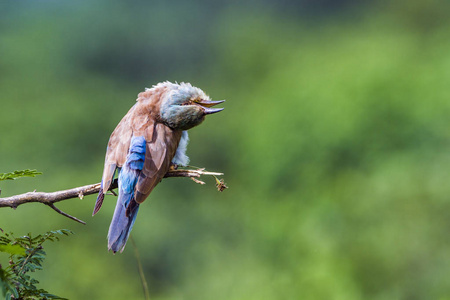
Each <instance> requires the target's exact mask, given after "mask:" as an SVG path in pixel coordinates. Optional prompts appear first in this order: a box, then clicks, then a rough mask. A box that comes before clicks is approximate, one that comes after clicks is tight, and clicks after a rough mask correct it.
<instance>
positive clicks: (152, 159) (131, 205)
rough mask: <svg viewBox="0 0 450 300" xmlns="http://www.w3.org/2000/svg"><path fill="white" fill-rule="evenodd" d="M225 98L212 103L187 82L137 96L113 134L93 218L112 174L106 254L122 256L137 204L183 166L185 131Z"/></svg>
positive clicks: (158, 86) (163, 84)
mask: <svg viewBox="0 0 450 300" xmlns="http://www.w3.org/2000/svg"><path fill="white" fill-rule="evenodd" d="M224 101H225V100H218V101H212V100H211V99H210V98H209V96H207V95H206V94H205V93H204V92H203V91H202V90H201V89H199V88H197V87H195V86H192V85H191V84H190V83H184V82H181V83H179V84H178V83H171V82H169V81H165V82H160V83H158V84H156V85H153V86H152V88H146V89H145V91H143V92H141V93H139V94H138V97H137V100H136V104H134V105H133V106H132V107H131V109H130V110H129V111H128V113H127V114H126V115H125V116H124V117H123V118H122V120H121V121H120V122H119V124H118V125H117V127H116V128H115V129H114V131H113V132H112V134H111V136H110V138H109V142H108V146H107V149H106V155H105V165H104V169H103V176H102V181H101V185H100V191H99V193H98V196H97V201H96V203H95V207H94V211H93V213H92V215H93V216H94V215H95V214H96V213H97V212H98V211H99V210H100V208H101V206H102V204H103V200H104V196H105V194H106V192H107V191H108V190H109V188H110V186H111V183H112V182H113V180H114V177H115V175H116V173H117V178H118V188H119V193H118V198H117V203H116V208H115V210H114V214H113V218H112V221H111V224H110V226H109V231H108V250H112V251H113V253H116V252H117V251H120V252H122V251H123V250H124V248H125V245H126V242H127V240H128V237H129V235H130V232H131V229H132V228H133V225H134V223H135V221H136V216H137V213H138V211H139V207H140V205H141V204H142V203H143V202H144V201H145V200H146V199H147V197H148V196H149V195H150V193H151V192H152V190H153V189H154V188H155V186H156V185H157V184H158V183H159V182H160V181H161V180H162V178H163V177H164V175H165V174H166V173H167V172H168V171H169V169H170V168H171V167H174V166H179V165H181V166H186V165H187V164H188V163H189V158H188V156H187V155H186V149H187V144H188V141H189V137H188V133H187V130H189V129H191V128H193V127H195V126H197V125H199V124H200V123H202V122H203V121H204V120H205V117H206V116H207V115H210V114H215V113H218V112H220V111H222V110H223V108H212V106H215V105H217V104H220V103H222V102H224Z"/></svg>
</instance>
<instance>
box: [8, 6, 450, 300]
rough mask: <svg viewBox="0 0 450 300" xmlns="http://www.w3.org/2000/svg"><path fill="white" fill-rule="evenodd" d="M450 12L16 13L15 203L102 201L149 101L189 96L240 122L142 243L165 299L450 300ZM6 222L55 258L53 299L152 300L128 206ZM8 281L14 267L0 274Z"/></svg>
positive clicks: (35, 209) (11, 69)
mask: <svg viewBox="0 0 450 300" xmlns="http://www.w3.org/2000/svg"><path fill="white" fill-rule="evenodd" d="M449 37H450V2H448V1H421V0H410V1H408V0H399V1H361V2H358V4H355V3H354V2H352V1H345V0H339V1H337V0H336V1H333V0H320V1H312V0H308V1H307V0H303V1H292V0H281V1H264V0H258V1H256V0H255V1H205V0H197V1H191V2H190V3H187V2H185V1H181V0H179V1H170V2H169V1H142V0H141V1H126V2H125V1H118V0H115V1H111V0H109V1H106V0H99V1H71V2H69V1H50V0H48V1H30V0H28V1H2V2H1V4H0V126H1V131H0V172H9V171H13V170H18V169H27V168H31V169H37V170H39V171H42V172H44V175H41V176H39V177H36V178H24V179H20V180H17V181H11V182H1V184H0V188H1V189H2V195H1V196H3V197H6V196H10V195H14V194H18V193H24V192H27V191H31V190H34V189H37V190H38V191H56V190H62V189H67V188H71V187H76V186H80V185H85V184H90V183H95V182H99V181H100V178H101V174H102V168H103V160H104V153H105V148H106V144H107V141H108V139H109V135H110V134H111V132H112V130H113V129H114V128H115V126H116V124H117V123H118V122H119V121H120V119H121V118H122V116H123V115H124V114H125V113H126V112H127V111H128V109H129V108H130V107H131V106H132V105H133V104H134V102H135V99H136V95H137V94H138V93H139V92H140V91H142V90H143V89H144V88H145V87H151V86H152V85H153V84H156V83H158V82H160V81H165V80H170V81H178V82H181V81H186V82H191V83H192V84H193V85H195V86H198V87H200V88H202V89H203V90H204V91H205V92H206V93H208V94H209V95H210V96H211V97H212V98H213V99H215V100H219V99H227V102H226V103H225V105H224V107H225V108H226V109H225V111H224V112H222V113H220V114H218V115H214V117H210V118H208V120H207V121H206V122H205V123H204V124H202V125H201V126H199V127H198V128H195V129H193V130H191V131H190V138H191V142H190V145H189V148H188V155H189V156H190V158H191V164H193V165H197V166H202V167H206V168H207V169H209V170H215V171H222V172H224V173H225V180H226V182H227V184H228V185H229V187H230V188H229V189H228V190H226V191H225V192H223V193H218V192H217V191H216V189H215V187H214V181H213V180H212V179H209V178H206V179H205V180H206V182H207V185H205V186H200V185H197V184H194V183H193V182H192V181H190V180H188V179H167V180H163V182H162V183H161V184H160V185H159V186H158V188H156V190H155V191H154V192H153V193H152V195H151V197H150V198H149V200H147V202H146V203H145V205H143V207H141V210H140V213H139V216H138V219H137V222H136V225H135V227H134V229H133V237H134V240H135V241H136V244H137V245H138V249H139V251H140V253H141V256H142V260H143V265H144V271H145V274H146V276H147V279H148V283H149V288H150V293H151V297H152V299H161V300H163V299H164V300H166V299H167V300H168V299H324V300H325V299H346V300H352V299H377V300H378V299H450V279H449V278H450V235H449V228H450V199H449V195H450V184H449V182H450V175H449V174H450V171H449V170H450V129H449V126H450V118H449V116H450V38H449ZM94 201H95V196H87V197H85V198H84V199H83V200H70V201H65V202H63V203H60V204H59V205H58V207H60V208H61V209H62V210H64V211H66V212H68V213H69V214H73V215H75V216H77V217H79V218H81V219H83V220H85V221H87V225H86V226H83V225H80V224H77V223H75V222H73V221H71V220H69V219H67V218H64V217H62V216H60V215H58V214H56V213H55V212H53V211H52V210H50V209H49V208H48V207H45V206H44V205H40V204H27V205H23V206H20V207H19V208H18V209H17V210H15V211H14V210H11V209H7V208H3V209H0V228H3V229H4V230H5V231H13V232H14V233H15V234H16V235H19V234H25V233H27V232H30V231H31V232H32V233H34V234H38V233H41V232H45V231H47V230H53V229H59V228H68V229H71V230H73V231H75V232H76V235H74V236H70V237H66V238H63V239H62V241H61V242H59V243H54V244H49V245H47V253H48V259H47V261H46V263H45V265H44V271H41V272H38V273H37V274H36V275H37V277H38V279H39V280H40V281H41V286H42V287H43V288H46V289H48V290H49V291H50V292H52V293H55V294H57V295H61V296H65V297H67V298H70V299H143V293H142V287H141V284H140V279H139V275H138V272H137V266H136V260H135V258H134V255H133V247H132V246H131V245H130V244H129V245H128V247H127V248H126V249H125V251H124V253H122V254H117V255H112V254H111V253H108V252H107V249H106V234H107V230H108V226H109V222H110V220H111V216H112V213H113V209H114V206H115V198H114V197H109V198H107V199H106V201H105V202H106V203H105V204H104V207H103V209H102V210H101V211H100V213H99V214H97V215H96V216H95V217H94V218H92V217H91V213H92V209H93V206H94ZM0 259H1V261H0V263H1V262H3V263H4V262H5V261H4V260H5V259H6V257H5V256H0Z"/></svg>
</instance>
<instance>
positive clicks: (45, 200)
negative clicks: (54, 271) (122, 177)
mask: <svg viewBox="0 0 450 300" xmlns="http://www.w3.org/2000/svg"><path fill="white" fill-rule="evenodd" d="M202 175H210V176H214V177H215V178H216V182H219V181H218V179H217V177H216V176H220V175H223V173H217V172H208V171H205V169H195V170H190V169H179V170H173V169H171V170H170V171H169V172H167V174H166V175H165V176H164V178H169V177H190V178H193V179H194V178H195V177H200V176H202ZM197 181H199V180H197ZM197 181H196V182H197ZM201 182H202V181H200V183H201ZM221 182H222V183H223V181H221ZM116 188H117V179H115V180H114V181H113V183H112V184H111V187H110V188H109V191H111V192H112V193H114V192H113V191H112V190H114V189H116ZM99 190H100V183H96V184H89V185H85V186H80V187H76V188H73V189H68V190H63V191H57V192H52V193H44V192H36V191H33V192H28V193H25V194H20V195H15V196H11V197H6V198H0V207H11V208H13V209H16V208H17V207H18V206H19V205H21V204H25V203H32V202H39V203H42V204H45V205H47V206H49V207H50V208H52V209H53V210H54V211H56V212H57V213H59V214H61V215H63V216H65V217H67V218H69V219H71V220H74V221H76V222H79V223H81V224H86V223H85V222H84V221H82V220H80V219H77V218H76V217H73V216H71V215H69V214H67V213H65V212H63V211H62V210H60V209H58V208H57V207H56V206H55V204H54V203H56V202H59V201H63V200H68V199H73V198H80V199H83V197H84V196H87V195H91V194H96V193H98V192H99ZM219 190H220V188H219Z"/></svg>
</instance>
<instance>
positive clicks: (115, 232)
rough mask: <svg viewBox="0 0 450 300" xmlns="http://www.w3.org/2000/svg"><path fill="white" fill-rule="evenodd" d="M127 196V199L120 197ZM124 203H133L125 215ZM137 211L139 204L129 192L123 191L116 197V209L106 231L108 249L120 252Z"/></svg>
mask: <svg viewBox="0 0 450 300" xmlns="http://www.w3.org/2000/svg"><path fill="white" fill-rule="evenodd" d="M125 197H127V198H128V197H129V199H121V198H125ZM124 203H129V204H128V205H131V204H132V203H133V204H135V205H134V207H133V209H132V210H130V211H129V214H128V216H127V208H126V207H125V204H124ZM138 211H139V204H137V203H136V202H135V201H134V199H132V195H131V194H126V193H124V194H123V195H120V196H119V199H117V204H116V209H115V211H114V215H113V219H112V221H111V225H110V226H109V232H108V250H112V251H113V252H114V253H116V252H117V251H120V252H122V251H123V249H124V248H125V244H126V243H127V240H128V237H129V235H130V232H131V229H132V228H133V224H134V222H135V220H136V216H137V213H138Z"/></svg>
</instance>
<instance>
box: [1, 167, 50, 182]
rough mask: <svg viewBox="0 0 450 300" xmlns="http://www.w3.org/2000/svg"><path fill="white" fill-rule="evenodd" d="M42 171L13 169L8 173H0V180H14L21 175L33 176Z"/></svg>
mask: <svg viewBox="0 0 450 300" xmlns="http://www.w3.org/2000/svg"><path fill="white" fill-rule="evenodd" d="M41 174H42V172H38V171H36V170H30V169H26V170H21V171H14V172H9V173H0V181H1V180H14V179H17V178H21V177H35V176H36V175H41Z"/></svg>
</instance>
